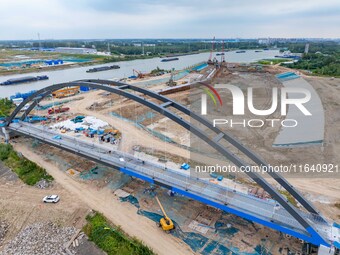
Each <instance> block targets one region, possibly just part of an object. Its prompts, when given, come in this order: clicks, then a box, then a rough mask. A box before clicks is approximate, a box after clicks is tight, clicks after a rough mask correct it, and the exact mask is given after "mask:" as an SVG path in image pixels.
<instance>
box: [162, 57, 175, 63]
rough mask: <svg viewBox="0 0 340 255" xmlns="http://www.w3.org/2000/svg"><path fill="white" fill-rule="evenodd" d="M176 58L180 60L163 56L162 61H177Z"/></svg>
mask: <svg viewBox="0 0 340 255" xmlns="http://www.w3.org/2000/svg"><path fill="white" fill-rule="evenodd" d="M175 60H179V58H163V59H162V60H161V62H169V61H175Z"/></svg>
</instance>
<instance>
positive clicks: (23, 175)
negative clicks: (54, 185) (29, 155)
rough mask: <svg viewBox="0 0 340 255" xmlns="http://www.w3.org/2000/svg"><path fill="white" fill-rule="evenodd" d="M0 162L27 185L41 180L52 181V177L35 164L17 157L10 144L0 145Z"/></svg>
mask: <svg viewBox="0 0 340 255" xmlns="http://www.w3.org/2000/svg"><path fill="white" fill-rule="evenodd" d="M0 160H1V161H3V162H4V163H5V165H6V166H8V167H9V168H11V169H12V170H13V171H14V172H15V173H16V174H17V175H18V176H19V178H20V179H21V180H22V181H23V182H24V183H26V184H28V185H32V186H33V185H35V184H36V183H37V182H39V181H40V180H42V179H45V180H47V181H52V180H53V177H52V176H51V175H49V174H47V172H46V170H45V169H44V168H42V167H40V166H38V165H37V164H36V163H34V162H32V161H30V160H28V159H26V158H25V157H23V156H19V155H18V153H17V152H16V151H14V149H13V147H12V145H10V144H0Z"/></svg>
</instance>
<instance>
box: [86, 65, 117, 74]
mask: <svg viewBox="0 0 340 255" xmlns="http://www.w3.org/2000/svg"><path fill="white" fill-rule="evenodd" d="M119 68H120V66H118V65H113V66H102V67H94V68H91V69H89V70H87V71H86V72H87V73H96V72H101V71H107V70H112V69H119Z"/></svg>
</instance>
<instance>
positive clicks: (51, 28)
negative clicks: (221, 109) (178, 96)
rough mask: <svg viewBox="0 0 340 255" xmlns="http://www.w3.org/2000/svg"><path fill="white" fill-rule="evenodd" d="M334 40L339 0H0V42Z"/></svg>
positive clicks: (339, 29)
mask: <svg viewBox="0 0 340 255" xmlns="http://www.w3.org/2000/svg"><path fill="white" fill-rule="evenodd" d="M38 33H39V34H40V38H41V39H44V40H45V39H111V38H112V39H119V38H212V37H213V36H216V38H261V37H274V38H306V37H308V38H340V1H339V0H284V1H282V0H271V1H268V0H256V1H255V0H0V40H17V39H19V40H29V39H38V35H37V34H38Z"/></svg>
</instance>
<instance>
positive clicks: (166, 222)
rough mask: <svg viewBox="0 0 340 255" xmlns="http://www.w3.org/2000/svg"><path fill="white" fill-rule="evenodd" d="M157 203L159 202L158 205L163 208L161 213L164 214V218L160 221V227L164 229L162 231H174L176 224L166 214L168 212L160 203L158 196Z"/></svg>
mask: <svg viewBox="0 0 340 255" xmlns="http://www.w3.org/2000/svg"><path fill="white" fill-rule="evenodd" d="M156 201H157V203H158V205H159V207H160V208H161V211H162V213H163V218H161V219H160V221H159V225H160V227H162V229H163V230H164V231H170V230H172V229H174V228H175V225H174V223H173V222H172V220H171V219H170V218H169V217H168V215H167V214H166V212H165V210H164V208H163V205H162V204H161V202H160V201H159V199H158V197H157V196H156Z"/></svg>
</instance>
